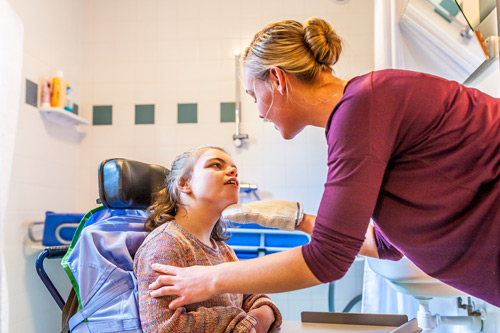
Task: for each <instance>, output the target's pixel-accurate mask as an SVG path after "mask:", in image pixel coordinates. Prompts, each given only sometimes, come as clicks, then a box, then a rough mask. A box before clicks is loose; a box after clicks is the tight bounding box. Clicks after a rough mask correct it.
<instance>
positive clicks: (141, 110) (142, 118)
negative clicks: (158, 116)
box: [135, 104, 155, 125]
mask: <svg viewBox="0 0 500 333" xmlns="http://www.w3.org/2000/svg"><path fill="white" fill-rule="evenodd" d="M154 123H155V106H154V104H144V105H136V106H135V124H136V125H137V124H154Z"/></svg>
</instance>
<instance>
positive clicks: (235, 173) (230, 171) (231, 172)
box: [227, 166, 238, 177]
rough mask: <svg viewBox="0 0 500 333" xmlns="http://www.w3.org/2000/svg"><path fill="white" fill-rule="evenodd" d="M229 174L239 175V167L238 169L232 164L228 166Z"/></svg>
mask: <svg viewBox="0 0 500 333" xmlns="http://www.w3.org/2000/svg"><path fill="white" fill-rule="evenodd" d="M227 174H228V175H230V176H233V177H238V169H236V168H235V167H233V166H231V167H229V168H228V170H227Z"/></svg>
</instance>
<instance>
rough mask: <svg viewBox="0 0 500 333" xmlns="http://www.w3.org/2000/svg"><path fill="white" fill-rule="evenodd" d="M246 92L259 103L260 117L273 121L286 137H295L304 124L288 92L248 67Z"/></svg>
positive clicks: (245, 74) (245, 77)
mask: <svg viewBox="0 0 500 333" xmlns="http://www.w3.org/2000/svg"><path fill="white" fill-rule="evenodd" d="M244 81H245V87H246V93H247V94H249V95H250V96H251V97H252V98H253V99H254V100H255V103H256V104H257V109H258V112H259V117H260V118H266V119H268V120H269V121H272V122H273V124H274V127H275V128H276V129H277V130H278V131H279V132H280V133H281V136H282V137H283V138H284V139H286V140H289V139H293V138H294V137H295V136H296V135H297V134H298V133H299V132H300V131H302V129H303V128H304V126H302V125H300V124H301V122H300V121H298V119H295V118H296V117H294V114H295V110H294V104H293V103H292V102H291V101H290V100H289V98H288V96H287V93H285V94H283V93H281V92H279V91H277V88H276V87H275V85H273V83H272V82H271V81H269V82H265V81H262V80H259V79H257V78H255V77H254V76H253V75H252V74H251V73H250V71H249V70H247V68H245V71H244Z"/></svg>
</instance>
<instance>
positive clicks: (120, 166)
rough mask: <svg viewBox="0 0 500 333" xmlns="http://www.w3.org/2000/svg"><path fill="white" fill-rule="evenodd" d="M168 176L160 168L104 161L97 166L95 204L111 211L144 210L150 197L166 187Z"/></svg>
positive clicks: (122, 160) (129, 162) (138, 163)
mask: <svg viewBox="0 0 500 333" xmlns="http://www.w3.org/2000/svg"><path fill="white" fill-rule="evenodd" d="M168 173H169V170H168V169H167V168H164V167H162V166H160V165H155V164H147V163H142V162H138V161H133V160H127V159H124V158H112V159H108V160H104V161H103V162H101V164H100V165H99V175H98V179H99V198H100V202H99V199H98V203H102V204H103V205H104V206H106V207H107V208H114V209H146V208H148V207H149V206H150V205H151V201H152V197H153V194H154V193H155V192H156V191H157V190H158V189H160V188H161V187H163V186H165V185H164V184H165V177H166V176H167V175H168Z"/></svg>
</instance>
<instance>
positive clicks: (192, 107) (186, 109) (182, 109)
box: [177, 103, 198, 124]
mask: <svg viewBox="0 0 500 333" xmlns="http://www.w3.org/2000/svg"><path fill="white" fill-rule="evenodd" d="M197 122H198V104H196V103H187V104H177V123H178V124H189V123H191V124H196V123H197Z"/></svg>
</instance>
